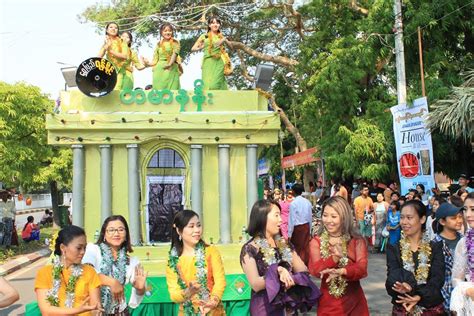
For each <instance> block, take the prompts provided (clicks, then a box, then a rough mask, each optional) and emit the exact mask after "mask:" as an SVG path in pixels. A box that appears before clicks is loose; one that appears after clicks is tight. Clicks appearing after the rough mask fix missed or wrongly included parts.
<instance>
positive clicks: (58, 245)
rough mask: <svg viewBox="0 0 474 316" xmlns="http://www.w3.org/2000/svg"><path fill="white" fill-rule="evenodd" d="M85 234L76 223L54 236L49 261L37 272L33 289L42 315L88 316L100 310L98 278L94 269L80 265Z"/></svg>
mask: <svg viewBox="0 0 474 316" xmlns="http://www.w3.org/2000/svg"><path fill="white" fill-rule="evenodd" d="M86 244H87V241H86V234H85V232H84V230H83V229H82V228H80V227H77V226H73V225H70V226H66V227H65V228H63V229H61V230H60V231H59V233H58V237H57V238H56V242H55V247H54V259H53V264H52V265H51V264H50V265H46V266H44V267H43V268H41V269H40V270H39V271H38V274H37V275H36V281H35V292H36V299H37V301H38V306H39V308H40V310H41V314H42V315H80V316H88V315H92V314H91V311H101V312H102V311H103V309H102V308H101V305H100V280H99V276H98V275H97V273H96V272H95V270H94V268H92V267H91V266H89V265H83V264H81V260H82V257H83V256H84V253H85V250H86Z"/></svg>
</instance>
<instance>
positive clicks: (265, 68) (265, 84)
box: [254, 64, 275, 91]
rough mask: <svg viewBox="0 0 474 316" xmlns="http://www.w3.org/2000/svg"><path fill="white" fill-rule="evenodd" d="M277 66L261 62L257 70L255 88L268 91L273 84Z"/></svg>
mask: <svg viewBox="0 0 474 316" xmlns="http://www.w3.org/2000/svg"><path fill="white" fill-rule="evenodd" d="M274 69H275V67H274V66H273V65H268V64H259V65H258V66H257V70H256V71H255V82H254V85H255V86H254V88H260V89H262V90H265V91H268V90H269V89H270V86H271V84H272V77H273V71H274Z"/></svg>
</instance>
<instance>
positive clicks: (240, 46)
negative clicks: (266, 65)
mask: <svg viewBox="0 0 474 316" xmlns="http://www.w3.org/2000/svg"><path fill="white" fill-rule="evenodd" d="M230 43H231V44H232V46H233V48H234V49H237V50H242V51H243V52H245V53H246V54H248V55H250V56H253V57H255V58H257V59H260V60H263V61H268V62H272V63H275V64H277V65H281V66H284V67H287V68H294V67H295V66H296V65H298V61H296V60H294V59H291V58H288V57H283V56H272V55H268V54H263V53H260V52H257V51H256V50H255V49H252V48H250V47H248V46H247V45H245V44H244V43H241V42H236V41H231V42H230Z"/></svg>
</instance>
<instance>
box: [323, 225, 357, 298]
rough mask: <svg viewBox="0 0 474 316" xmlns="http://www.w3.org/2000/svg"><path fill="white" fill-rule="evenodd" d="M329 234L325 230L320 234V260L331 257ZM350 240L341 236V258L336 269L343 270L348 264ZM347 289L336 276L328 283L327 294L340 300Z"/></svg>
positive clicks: (343, 279)
mask: <svg viewBox="0 0 474 316" xmlns="http://www.w3.org/2000/svg"><path fill="white" fill-rule="evenodd" d="M329 237H330V236H329V233H328V231H327V230H326V229H325V230H324V231H323V233H322V234H321V237H320V240H321V245H320V253H321V258H323V259H327V258H329V257H330V256H331V253H330V252H329V246H330V243H329ZM349 240H350V237H349V235H347V234H346V235H343V236H341V248H342V257H341V259H339V262H338V265H337V266H338V267H339V268H344V267H345V266H347V264H348V263H349V258H348V257H347V242H348V241H349ZM346 288H347V280H346V279H345V278H344V277H342V276H338V277H335V278H332V279H331V281H329V294H331V295H332V296H334V297H335V298H340V297H342V296H343V295H344V294H345V292H346Z"/></svg>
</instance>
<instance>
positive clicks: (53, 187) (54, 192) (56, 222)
mask: <svg viewBox="0 0 474 316" xmlns="http://www.w3.org/2000/svg"><path fill="white" fill-rule="evenodd" d="M49 189H50V191H51V206H52V208H53V226H54V227H56V228H57V227H60V223H61V222H60V217H59V192H58V183H57V182H56V181H51V182H50V183H49Z"/></svg>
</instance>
